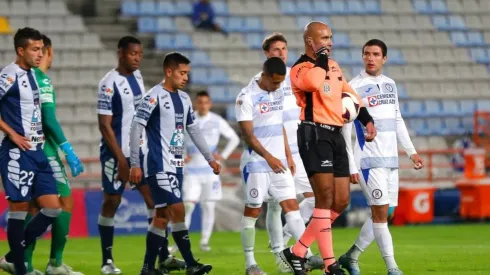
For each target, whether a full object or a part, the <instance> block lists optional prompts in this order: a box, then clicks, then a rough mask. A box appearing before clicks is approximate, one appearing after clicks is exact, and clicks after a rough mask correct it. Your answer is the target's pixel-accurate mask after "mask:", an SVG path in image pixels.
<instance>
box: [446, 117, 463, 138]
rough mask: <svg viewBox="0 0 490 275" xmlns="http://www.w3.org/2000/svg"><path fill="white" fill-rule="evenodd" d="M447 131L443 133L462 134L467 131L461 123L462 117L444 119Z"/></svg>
mask: <svg viewBox="0 0 490 275" xmlns="http://www.w3.org/2000/svg"><path fill="white" fill-rule="evenodd" d="M444 124H445V129H444V130H445V131H444V132H443V134H445V135H462V134H464V133H465V132H466V130H465V129H464V128H463V125H462V124H461V119H459V118H446V119H445V120H444Z"/></svg>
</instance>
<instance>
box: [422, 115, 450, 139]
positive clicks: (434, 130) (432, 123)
mask: <svg viewBox="0 0 490 275" xmlns="http://www.w3.org/2000/svg"><path fill="white" fill-rule="evenodd" d="M426 122H427V127H428V129H427V131H426V132H425V133H424V134H425V135H444V134H446V131H447V130H446V125H445V124H444V122H443V120H442V119H441V118H428V119H427V121H426Z"/></svg>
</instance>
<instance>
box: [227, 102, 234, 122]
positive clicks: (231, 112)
mask: <svg viewBox="0 0 490 275" xmlns="http://www.w3.org/2000/svg"><path fill="white" fill-rule="evenodd" d="M226 120H228V121H236V114H235V104H230V105H226Z"/></svg>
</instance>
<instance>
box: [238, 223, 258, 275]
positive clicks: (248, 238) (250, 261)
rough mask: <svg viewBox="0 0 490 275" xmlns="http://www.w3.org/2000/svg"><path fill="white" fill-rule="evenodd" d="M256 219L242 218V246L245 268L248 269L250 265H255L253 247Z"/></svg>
mask: <svg viewBox="0 0 490 275" xmlns="http://www.w3.org/2000/svg"><path fill="white" fill-rule="evenodd" d="M256 222H257V218H251V217H245V216H243V218H242V232H241V235H242V236H241V237H242V246H243V251H244V252H245V267H246V268H249V267H250V266H252V265H256V264H257V262H256V261H255V256H254V247H255V223H256Z"/></svg>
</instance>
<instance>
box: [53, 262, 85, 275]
mask: <svg viewBox="0 0 490 275" xmlns="http://www.w3.org/2000/svg"><path fill="white" fill-rule="evenodd" d="M46 275H83V273H82V272H78V271H74V270H73V268H71V267H70V266H68V265H66V264H62V265H60V266H54V265H52V264H51V263H49V264H48V266H47V267H46Z"/></svg>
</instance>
